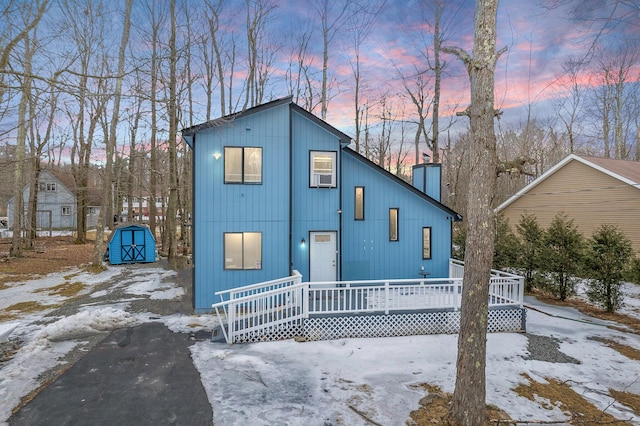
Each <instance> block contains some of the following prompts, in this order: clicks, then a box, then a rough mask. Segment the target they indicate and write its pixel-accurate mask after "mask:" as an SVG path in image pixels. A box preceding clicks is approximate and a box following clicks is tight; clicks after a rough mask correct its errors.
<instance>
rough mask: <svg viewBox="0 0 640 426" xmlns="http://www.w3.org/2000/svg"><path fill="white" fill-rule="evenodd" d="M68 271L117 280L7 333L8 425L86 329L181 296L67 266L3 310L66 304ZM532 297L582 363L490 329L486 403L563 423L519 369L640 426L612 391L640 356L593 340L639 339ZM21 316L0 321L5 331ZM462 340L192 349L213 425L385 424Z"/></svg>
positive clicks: (3, 374) (636, 293) (176, 322)
mask: <svg viewBox="0 0 640 426" xmlns="http://www.w3.org/2000/svg"><path fill="white" fill-rule="evenodd" d="M123 270H124V271H126V273H125V272H123ZM119 274H122V275H119ZM70 275H73V277H72V278H68V279H69V280H71V281H80V282H83V283H85V284H87V288H85V289H84V291H85V292H91V291H92V290H95V287H96V286H97V285H98V284H100V283H106V282H112V283H113V284H112V285H111V286H110V287H109V288H106V289H101V290H99V291H95V292H93V293H92V294H91V296H92V298H90V299H88V300H89V301H88V302H87V303H86V304H85V305H84V306H83V307H82V308H81V309H80V311H79V312H78V313H76V314H74V315H70V316H67V317H59V318H45V315H46V314H47V313H48V312H51V309H49V310H45V311H41V312H37V313H30V314H25V315H23V316H21V318H19V320H18V322H19V325H18V326H17V328H16V329H15V330H14V331H13V333H11V339H16V338H19V339H20V340H21V341H22V342H23V345H22V347H21V348H20V350H19V351H18V353H17V354H16V355H15V356H14V357H13V358H12V359H11V360H10V361H9V362H7V363H6V364H4V365H3V366H2V368H1V369H0V401H2V403H0V423H4V422H6V420H7V419H8V418H9V416H10V413H11V409H12V408H13V407H14V406H16V405H17V404H18V403H19V401H20V398H21V397H22V396H24V395H26V394H28V393H29V392H30V391H32V390H33V389H35V388H36V387H37V386H38V385H39V383H40V382H39V379H38V377H39V376H40V375H41V374H42V373H43V372H45V371H47V370H49V369H50V368H52V367H54V366H56V365H58V364H60V363H62V362H64V361H62V359H63V357H64V356H65V355H67V354H68V353H69V352H70V351H74V350H82V346H81V345H80V343H81V342H82V341H83V339H85V338H86V337H87V336H89V335H91V334H94V333H98V332H103V331H108V330H112V329H115V328H118V327H125V326H129V325H133V324H137V323H141V322H148V321H157V320H158V318H157V315H151V314H132V313H130V312H128V311H127V309H128V307H129V302H130V300H135V299H137V298H141V297H149V298H155V299H158V298H168V299H172V298H175V297H179V296H180V295H182V289H181V288H180V286H179V285H178V284H176V283H175V282H174V281H175V280H174V278H175V273H174V272H172V271H167V270H165V269H162V268H159V267H158V268H156V267H150V268H135V267H131V268H113V267H109V269H108V270H107V271H105V272H103V273H101V274H97V275H93V274H86V273H84V272H81V271H72V272H69V273H66V274H51V275H49V276H47V277H44V278H40V279H37V280H33V281H29V282H26V283H15V284H12V285H10V286H9V288H7V289H4V290H0V309H5V308H6V307H7V306H11V305H13V304H15V303H18V302H20V301H29V300H37V301H39V302H40V303H42V304H45V305H54V304H58V303H62V302H63V301H64V300H61V296H59V295H55V294H51V293H49V292H47V291H38V290H41V289H46V288H50V287H53V286H56V285H59V284H61V283H62V282H64V281H65V280H67V278H65V277H69V276H70ZM116 289H121V290H123V291H124V293H125V294H126V295H129V296H131V298H126V297H125V298H124V299H121V300H119V301H118V302H114V303H109V304H103V303H101V302H100V301H99V299H98V297H99V296H104V295H108V294H109V293H111V292H113V291H114V290H116ZM625 290H626V292H627V294H628V295H627V298H626V302H627V306H626V307H625V308H624V312H625V313H627V314H630V315H635V316H638V317H640V309H639V308H640V286H634V285H628V286H626V287H625ZM62 299H63V298H62ZM91 300H93V301H94V302H91ZM526 303H527V304H535V308H536V309H538V310H540V311H543V312H546V313H547V314H545V313H541V312H539V311H538V310H528V312H527V331H528V333H531V334H537V335H541V336H548V337H553V338H555V339H557V340H558V341H559V342H560V351H561V352H563V353H564V354H566V355H568V356H571V357H573V358H575V359H577V360H579V361H580V364H572V363H552V362H545V361H536V360H532V359H529V353H528V349H527V344H528V339H527V337H526V336H525V335H523V334H517V333H496V334H490V335H489V336H488V346H487V347H488V350H487V402H488V403H490V404H495V405H497V406H498V407H500V408H502V409H503V410H505V411H506V412H507V413H508V414H509V415H510V416H511V417H512V418H515V419H521V420H527V419H528V420H537V421H560V422H561V421H563V420H565V419H566V415H565V414H563V413H562V412H561V410H560V409H558V408H557V407H552V408H549V407H546V408H545V406H546V405H547V404H544V401H538V402H533V401H530V400H528V399H525V398H523V397H520V396H518V395H517V394H516V393H515V392H514V391H513V389H514V388H515V387H516V386H517V385H518V384H520V383H527V379H525V378H524V377H523V376H522V374H523V373H526V374H528V375H529V376H530V377H531V378H532V379H534V380H536V381H540V382H544V381H545V378H557V379H558V380H561V381H567V383H569V384H570V385H571V386H572V388H573V389H574V390H575V391H576V392H577V393H578V394H580V395H582V396H584V397H585V398H586V399H588V400H589V401H591V402H592V403H593V404H595V405H596V406H598V407H600V408H601V409H602V410H605V409H606V411H607V412H608V413H610V414H612V415H614V416H616V417H618V418H620V419H631V420H632V422H633V423H634V424H640V417H638V416H637V415H634V414H633V413H632V412H631V411H630V410H629V409H628V408H627V407H625V406H624V405H621V404H619V403H616V402H614V401H613V398H611V397H610V396H609V389H610V388H612V389H616V390H624V391H628V392H632V393H635V394H640V362H639V361H633V360H630V359H628V358H626V357H624V356H623V355H621V354H620V353H618V352H617V351H615V350H613V349H611V348H609V347H607V346H606V345H604V344H603V343H601V342H600V341H598V340H594V337H599V338H604V339H611V340H615V341H618V342H620V343H623V344H625V345H628V346H631V347H633V348H636V349H638V350H640V336H638V335H636V334H632V333H624V332H621V331H615V330H612V329H610V328H607V327H606V326H607V324H610V323H608V322H606V321H600V320H595V319H592V318H589V317H585V316H584V315H582V314H580V313H579V312H578V311H576V310H574V309H570V308H561V307H556V306H551V305H544V304H542V303H540V302H537V301H536V300H535V299H533V298H527V300H526ZM160 321H162V322H163V323H165V324H166V325H167V326H168V327H169V328H170V329H171V330H173V331H175V332H192V331H194V329H211V328H212V327H213V326H214V325H215V324H216V319H215V317H214V316H211V315H200V316H185V315H171V316H166V317H163V318H161V319H160ZM43 322H44V323H45V324H43ZM15 323H16V320H12V321H8V322H6V323H0V333H1V332H2V330H3V327H4V329H5V330H6V329H7V328H8V327H11V326H13V325H15ZM456 347H457V336H456V335H432V336H407V337H394V338H377V339H340V340H333V341H322V342H305V343H298V342H295V341H293V340H287V341H281V342H265V343H256V344H246V345H226V344H223V343H212V342H210V341H203V342H198V343H196V344H194V345H193V346H191V352H192V358H193V362H194V365H195V366H196V368H197V369H198V370H199V372H200V374H201V379H202V384H203V386H204V388H205V390H206V392H207V395H208V397H209V400H210V402H211V405H212V407H213V413H212V416H213V418H214V423H215V424H216V425H218V424H242V423H247V424H252V425H277V424H287V425H307V424H323V423H325V421H326V422H327V423H331V424H349V425H359V424H366V422H365V421H364V420H363V417H361V415H362V414H364V415H366V416H367V417H368V418H370V419H372V420H373V421H375V422H378V423H380V424H384V425H403V424H405V421H406V419H407V418H408V416H409V413H410V412H411V411H412V410H415V409H417V408H418V402H419V400H420V399H421V398H422V397H423V396H424V395H425V391H424V390H422V389H421V388H420V387H419V386H418V385H419V384H421V383H429V384H431V385H437V386H439V387H440V388H441V389H442V390H443V391H446V392H452V391H453V385H454V381H455V370H456V368H455V363H456ZM358 413H360V414H358Z"/></svg>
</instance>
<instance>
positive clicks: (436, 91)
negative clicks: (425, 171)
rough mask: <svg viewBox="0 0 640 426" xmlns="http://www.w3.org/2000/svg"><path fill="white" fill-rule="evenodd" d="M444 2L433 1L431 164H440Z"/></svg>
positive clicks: (443, 65) (444, 63)
mask: <svg viewBox="0 0 640 426" xmlns="http://www.w3.org/2000/svg"><path fill="white" fill-rule="evenodd" d="M444 3H445V2H444V1H443V0H433V62H431V61H430V58H429V56H427V61H428V63H429V69H430V70H431V71H433V75H434V78H435V81H434V85H433V115H432V120H431V141H430V143H429V145H430V148H431V152H432V153H433V162H434V163H439V162H440V148H439V145H438V144H439V142H438V139H439V137H440V126H439V122H440V86H441V84H442V73H443V72H444V69H445V68H446V66H447V63H446V61H443V60H441V59H440V53H441V52H442V43H443V41H444V36H443V32H442V26H441V24H442V14H443V12H444Z"/></svg>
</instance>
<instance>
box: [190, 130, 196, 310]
mask: <svg viewBox="0 0 640 426" xmlns="http://www.w3.org/2000/svg"><path fill="white" fill-rule="evenodd" d="M191 145H192V148H191V262H192V263H193V265H192V267H191V306H192V307H193V309H194V310H195V309H196V262H195V260H196V234H197V233H196V232H195V227H196V197H194V196H193V194H196V161H195V159H196V134H195V133H194V134H193V139H192V141H191Z"/></svg>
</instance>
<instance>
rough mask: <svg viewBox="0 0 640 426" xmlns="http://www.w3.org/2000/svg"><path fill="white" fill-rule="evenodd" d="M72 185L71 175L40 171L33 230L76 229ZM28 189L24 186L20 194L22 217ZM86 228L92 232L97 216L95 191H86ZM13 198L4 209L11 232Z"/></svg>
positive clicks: (74, 200) (25, 207) (74, 197)
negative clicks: (5, 209)
mask: <svg viewBox="0 0 640 426" xmlns="http://www.w3.org/2000/svg"><path fill="white" fill-rule="evenodd" d="M74 187H75V181H74V179H73V175H71V173H66V172H60V171H52V170H43V171H41V172H40V177H39V179H38V202H37V208H36V210H37V213H36V226H37V228H38V229H40V230H45V231H48V230H63V229H64V230H75V229H76V228H77V216H76V209H77V203H76V196H75V195H74V192H73V188H74ZM29 193H30V188H29V185H26V186H25V187H24V189H23V190H22V197H23V200H24V217H26V216H27V210H28V201H29ZM87 197H88V200H87V201H88V207H87V227H88V228H95V226H96V224H97V222H98V213H99V212H100V203H101V199H100V193H99V192H98V191H97V190H96V189H95V188H89V190H88V195H87ZM14 203H15V197H12V198H11V199H10V200H9V203H8V205H7V215H8V222H9V224H8V227H9V229H11V227H12V226H13V220H14V215H13V211H14Z"/></svg>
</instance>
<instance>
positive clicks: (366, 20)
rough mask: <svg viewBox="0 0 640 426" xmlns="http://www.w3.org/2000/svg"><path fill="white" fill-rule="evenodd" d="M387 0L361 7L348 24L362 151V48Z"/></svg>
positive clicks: (357, 137)
mask: <svg viewBox="0 0 640 426" xmlns="http://www.w3.org/2000/svg"><path fill="white" fill-rule="evenodd" d="M385 3H386V1H382V2H381V3H380V4H379V5H377V4H373V5H369V6H368V7H367V8H361V9H360V10H358V11H357V12H356V13H353V14H352V15H350V16H349V19H348V21H347V25H348V28H349V32H350V34H351V37H352V40H351V43H352V49H353V56H352V57H351V58H350V63H351V72H352V73H353V82H354V85H355V86H354V99H353V101H354V108H355V120H354V122H355V138H354V141H355V144H356V152H360V133H361V126H362V123H361V122H360V120H361V119H362V111H361V109H362V105H361V99H360V90H361V89H362V88H363V84H362V74H361V58H360V49H361V47H362V45H363V43H364V42H365V41H366V40H367V38H368V37H369V34H370V33H371V31H372V30H373V28H374V24H375V22H376V19H377V18H378V14H379V13H380V10H382V8H383V7H384V5H385Z"/></svg>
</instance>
